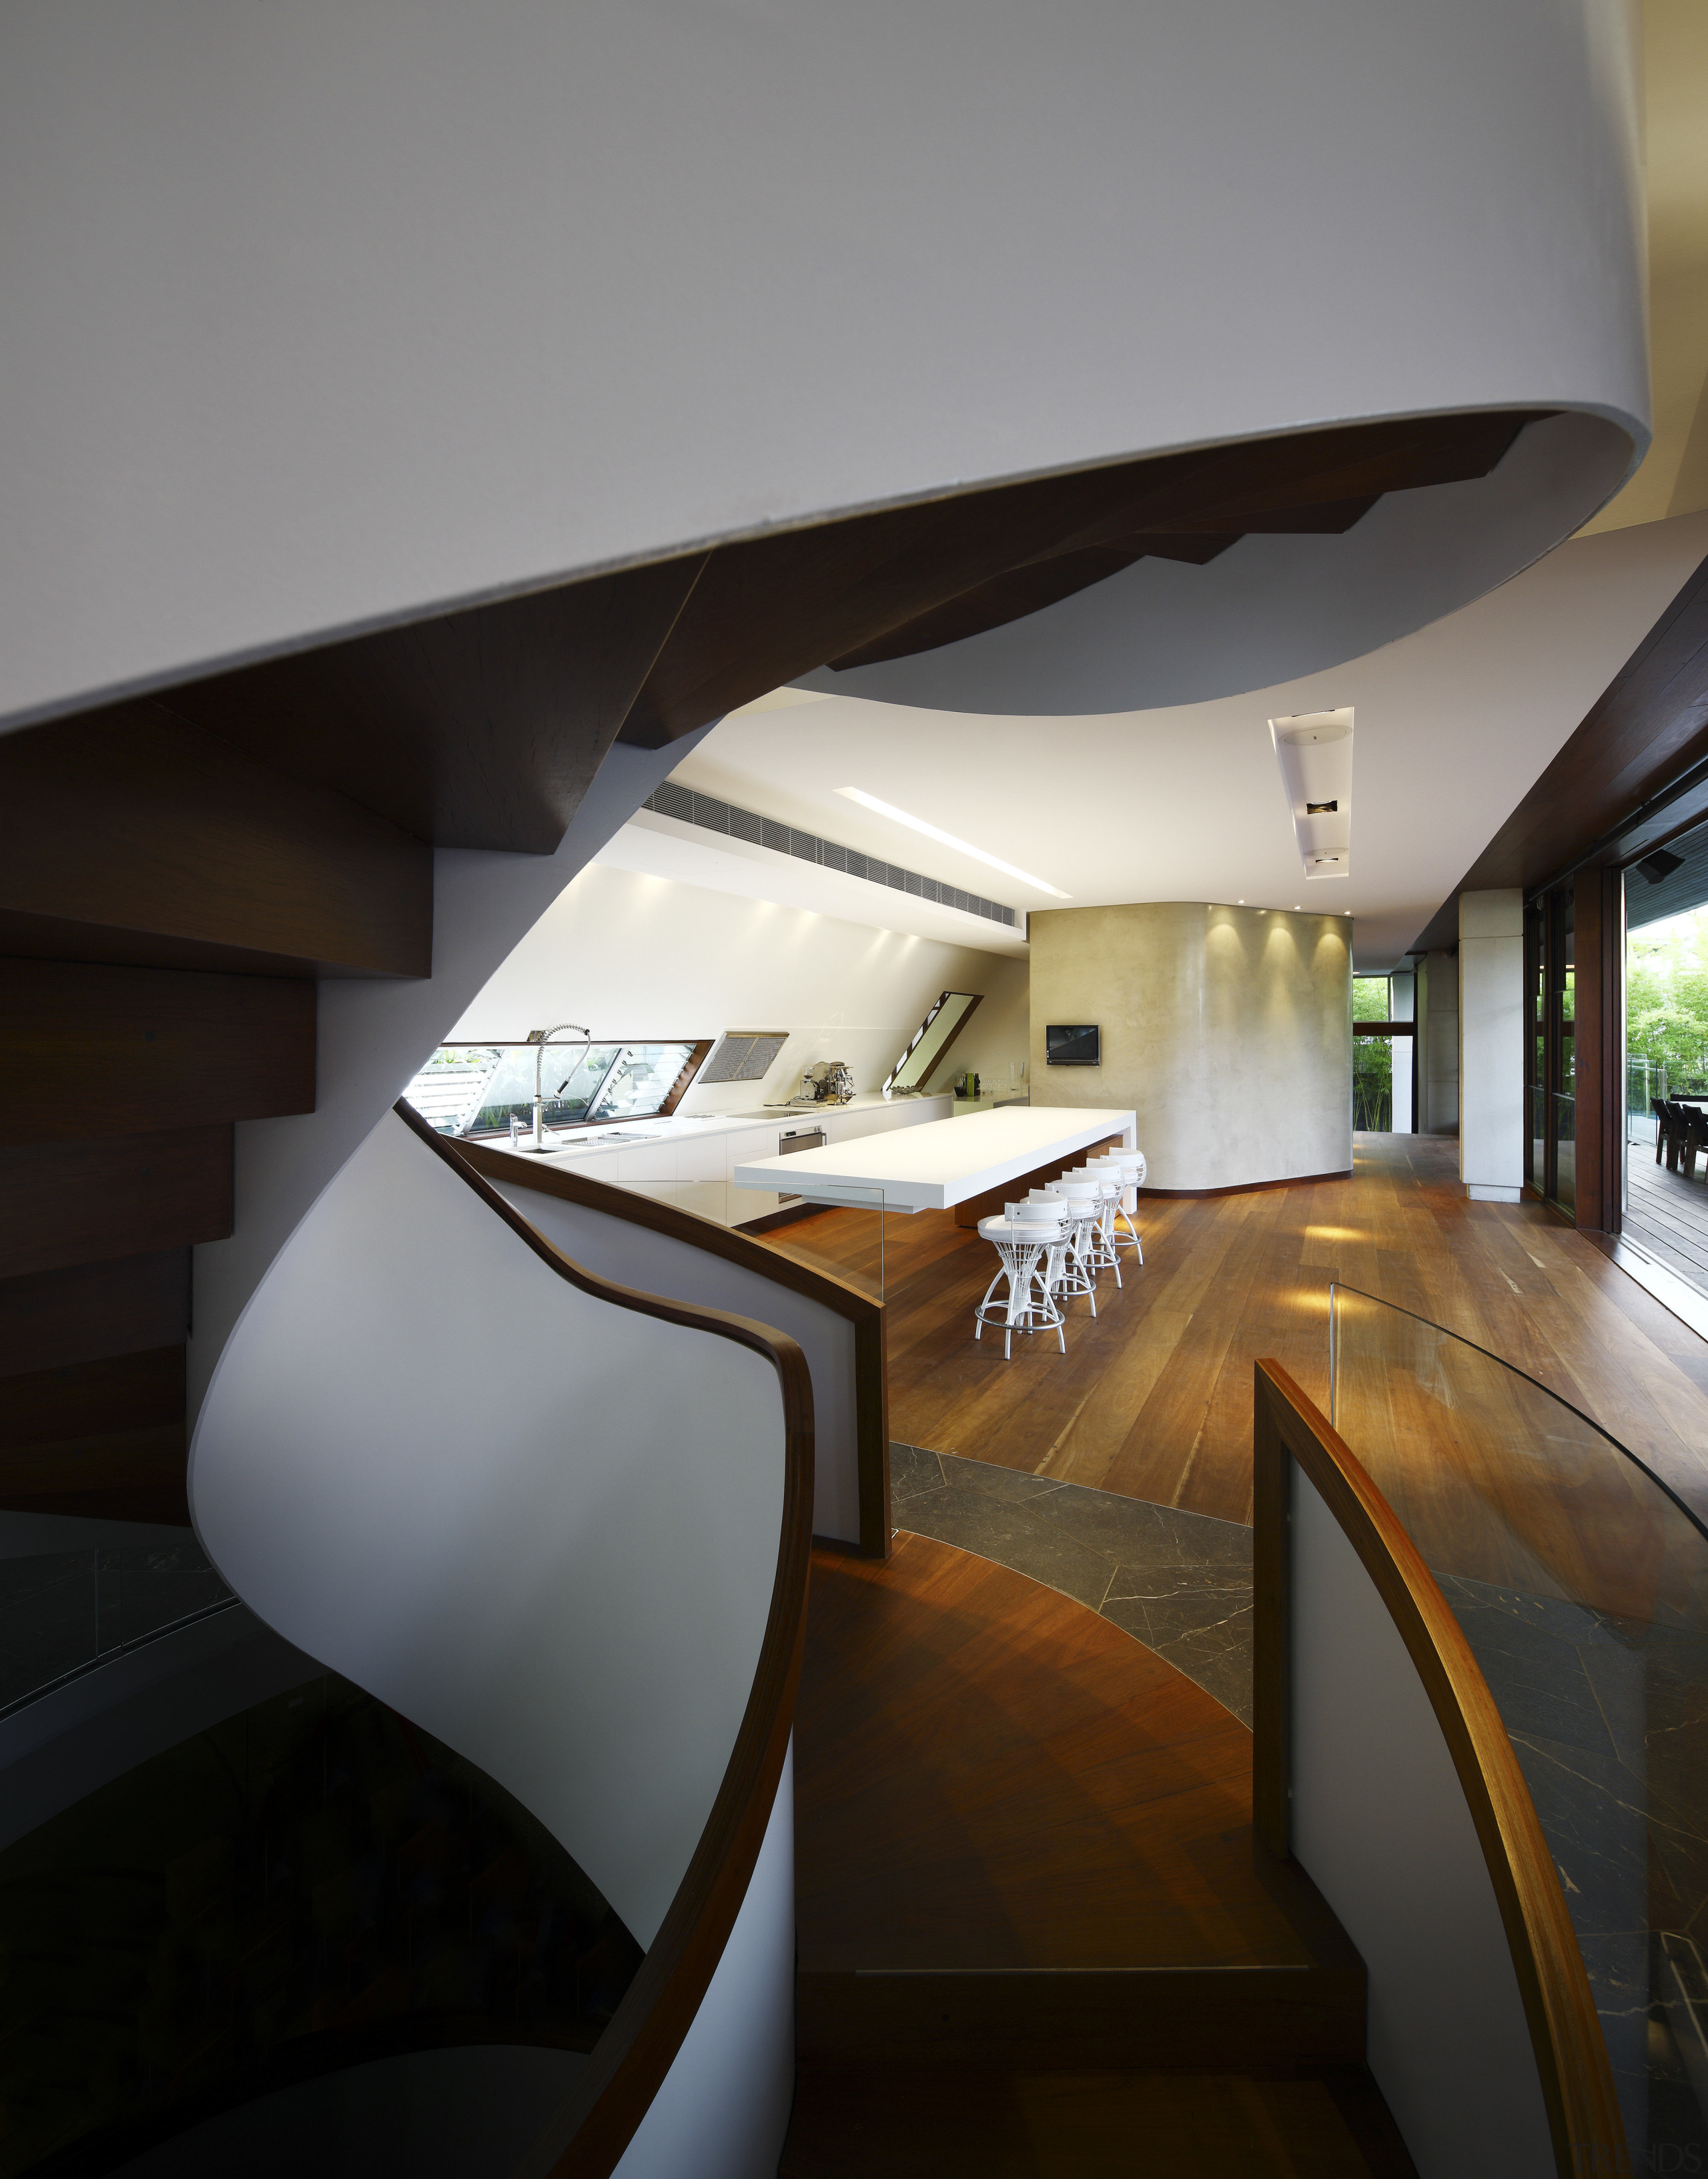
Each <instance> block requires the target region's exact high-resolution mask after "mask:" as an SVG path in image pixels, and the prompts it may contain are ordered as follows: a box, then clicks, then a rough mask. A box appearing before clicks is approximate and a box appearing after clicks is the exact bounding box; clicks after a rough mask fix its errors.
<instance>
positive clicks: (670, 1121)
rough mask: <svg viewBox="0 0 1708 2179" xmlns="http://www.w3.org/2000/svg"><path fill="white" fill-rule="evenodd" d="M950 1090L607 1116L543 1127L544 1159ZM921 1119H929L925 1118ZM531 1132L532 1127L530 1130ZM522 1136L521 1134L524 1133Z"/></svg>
mask: <svg viewBox="0 0 1708 2179" xmlns="http://www.w3.org/2000/svg"><path fill="white" fill-rule="evenodd" d="M949 1096H950V1092H949V1091H947V1090H944V1091H942V1092H941V1093H938V1092H934V1091H933V1093H932V1095H929V1096H927V1097H896V1098H888V1097H884V1096H883V1095H880V1094H879V1092H878V1091H877V1090H866V1091H864V1092H863V1093H862V1094H861V1095H858V1096H855V1097H851V1098H850V1099H849V1100H848V1101H847V1103H846V1105H829V1104H824V1105H818V1104H815V1105H757V1106H747V1107H746V1108H745V1109H744V1110H742V1111H739V1112H672V1113H671V1114H670V1116H669V1117H667V1118H666V1117H654V1118H653V1119H646V1120H612V1121H611V1122H609V1124H608V1125H606V1126H604V1127H598V1128H565V1129H563V1130H562V1131H561V1133H559V1132H557V1131H555V1130H554V1129H552V1128H547V1129H546V1133H547V1135H548V1137H549V1138H550V1142H551V1148H550V1150H548V1151H547V1152H546V1154H545V1155H546V1159H547V1161H550V1160H551V1159H553V1158H559V1157H561V1158H568V1159H574V1158H577V1157H585V1156H590V1155H596V1154H597V1153H599V1152H600V1151H604V1150H625V1149H634V1148H636V1147H637V1146H638V1145H639V1144H643V1143H661V1142H670V1141H681V1140H683V1139H688V1138H693V1137H696V1136H701V1135H719V1134H723V1135H733V1134H738V1133H742V1131H743V1130H744V1129H746V1128H763V1127H769V1126H771V1125H772V1124H773V1123H775V1124H776V1126H777V1128H778V1132H779V1133H788V1132H789V1130H790V1129H791V1128H813V1127H822V1126H823V1125H824V1122H825V1121H826V1120H833V1119H835V1117H836V1116H837V1114H838V1113H840V1112H868V1111H882V1110H884V1109H885V1108H886V1107H887V1108H889V1109H890V1110H891V1111H905V1110H906V1108H907V1107H908V1106H913V1105H932V1104H940V1103H943V1102H944V1101H946V1100H948V1099H949ZM926 1124H930V1123H929V1122H927V1123H926ZM530 1132H531V1131H530ZM523 1139H524V1140H526V1139H527V1138H526V1137H524V1138H523ZM479 1140H480V1141H482V1142H483V1143H484V1144H485V1145H486V1146H487V1148H488V1149H489V1150H508V1149H509V1148H510V1143H509V1140H508V1139H507V1138H506V1137H505V1136H503V1135H483V1136H481V1137H480V1138H479ZM519 1155H522V1156H523V1157H524V1158H526V1159H527V1160H528V1162H529V1163H530V1164H534V1163H537V1162H539V1157H538V1154H537V1153H536V1152H534V1151H531V1150H524V1151H522V1152H520V1153H519Z"/></svg>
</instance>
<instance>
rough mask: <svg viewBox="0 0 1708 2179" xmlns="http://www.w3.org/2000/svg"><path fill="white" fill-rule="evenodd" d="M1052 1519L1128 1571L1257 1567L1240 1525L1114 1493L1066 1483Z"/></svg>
mask: <svg viewBox="0 0 1708 2179" xmlns="http://www.w3.org/2000/svg"><path fill="white" fill-rule="evenodd" d="M1049 1518H1050V1520H1051V1521H1053V1522H1054V1523H1055V1525H1056V1526H1057V1527H1058V1528H1059V1529H1065V1530H1066V1531H1067V1533H1068V1534H1070V1536H1072V1537H1074V1538H1075V1539H1076V1541H1078V1542H1080V1543H1081V1544H1086V1545H1089V1546H1090V1547H1091V1549H1092V1550H1093V1551H1102V1552H1103V1553H1104V1554H1105V1555H1106V1556H1109V1557H1110V1558H1112V1559H1114V1560H1116V1561H1118V1562H1120V1564H1121V1565H1123V1566H1156V1567H1163V1566H1183V1567H1184V1566H1202V1567H1219V1568H1224V1569H1226V1570H1227V1571H1229V1572H1234V1571H1235V1570H1240V1571H1244V1572H1245V1573H1246V1574H1248V1575H1249V1573H1250V1571H1251V1530H1250V1529H1248V1528H1245V1527H1244V1526H1243V1525H1242V1524H1241V1523H1239V1522H1238V1521H1216V1520H1212V1519H1211V1518H1210V1517H1209V1516H1208V1515H1207V1514H1204V1513H1185V1512H1181V1511H1180V1509H1179V1508H1178V1507H1173V1506H1152V1505H1150V1504H1147V1502H1146V1501H1145V1500H1143V1499H1142V1498H1125V1497H1122V1496H1120V1495H1118V1494H1117V1493H1116V1492H1114V1491H1112V1490H1087V1488H1086V1486H1085V1485H1083V1484H1078V1483H1068V1484H1064V1485H1063V1486H1062V1488H1061V1489H1060V1490H1059V1491H1058V1492H1057V1494H1056V1496H1054V1499H1052V1501H1050V1507H1049Z"/></svg>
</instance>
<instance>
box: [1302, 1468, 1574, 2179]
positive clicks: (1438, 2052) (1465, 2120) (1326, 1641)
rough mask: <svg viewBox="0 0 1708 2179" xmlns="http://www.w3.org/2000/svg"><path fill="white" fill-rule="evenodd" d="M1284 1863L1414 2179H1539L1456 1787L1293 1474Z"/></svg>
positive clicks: (1497, 1917)
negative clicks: (1324, 1942)
mask: <svg viewBox="0 0 1708 2179" xmlns="http://www.w3.org/2000/svg"><path fill="white" fill-rule="evenodd" d="M1289 1549H1290V1551H1291V1552H1292V1555H1293V1571H1292V1583H1291V1588H1292V1598H1293V1623H1292V1638H1291V1644H1292V1695H1291V1704H1290V1715H1291V1718H1292V1724H1293V1741H1292V1749H1291V1756H1290V1765H1291V1774H1292V1813H1291V1822H1292V1833H1293V1851H1294V1853H1295V1855H1296V1856H1297V1858H1298V1859H1299V1861H1300V1863H1301V1864H1302V1865H1303V1867H1304V1868H1305V1869H1306V1872H1307V1873H1308V1874H1310V1875H1311V1877H1312V1878H1314V1879H1315V1880H1316V1883H1317V1887H1318V1888H1319V1890H1320V1891H1322V1895H1323V1896H1324V1898H1326V1899H1327V1900H1328V1903H1329V1905H1330V1906H1331V1907H1333V1909H1334V1912H1335V1913H1336V1914H1337V1915H1338V1917H1339V1919H1340V1924H1341V1926H1342V1928H1343V1929H1344V1930H1345V1932H1346V1934H1347V1935H1348V1936H1349V1937H1350V1938H1351V1940H1352V1941H1353V1943H1354V1944H1355V1946H1357V1947H1358V1950H1359V1952H1360V1955H1361V1956H1362V1957H1363V1960H1364V1964H1365V1966H1366V1968H1367V1969H1368V1970H1369V1973H1370V2000H1369V2007H1370V2010H1369V2060H1370V2070H1371V2072H1372V2073H1374V2074H1375V2076H1376V2080H1377V2086H1378V2087H1379V2088H1381V2090H1382V2094H1383V2096H1384V2097H1385V2098H1386V2099H1387V2101H1388V2109H1389V2110H1391V2111H1392V2112H1393V2116H1394V2121H1395V2122H1396V2124H1397V2125H1398V2126H1399V2130H1400V2132H1401V2133H1402V2134H1404V2137H1405V2145H1406V2147H1407V2148H1408V2149H1410V2151H1411V2154H1412V2160H1413V2161H1414V2163H1415V2165H1416V2166H1417V2169H1418V2171H1419V2173H1420V2175H1421V2179H1552V2174H1553V2173H1554V2171H1555V2170H1556V2168H1557V2167H1556V2165H1555V2160H1554V2154H1553V2145H1552V2139H1551V2138H1550V2134H1549V2129H1548V2116H1547V2108H1546V2106H1545V2105H1544V2104H1543V2101H1542V2091H1541V2080H1540V2078H1539V2077H1538V2075H1537V2072H1536V2054H1535V2051H1534V2050H1533V2048H1532V2046H1531V2043H1530V2029H1529V2026H1528V2024H1527V2023H1526V2020H1525V2008H1524V2000H1523V1998H1522V1996H1521V1995H1520V1994H1519V1985H1518V1977H1517V1974H1516V1973H1515V1972H1514V1967H1513V1959H1512V1952H1511V1950H1510V1948H1509V1946H1508V1943H1507V1938H1506V1931H1505V1929H1504V1927H1503V1924H1502V1921H1501V1911H1500V1906H1499V1902H1497V1899H1496V1897H1495V1894H1494V1886H1493V1885H1492V1882H1491V1880H1490V1878H1489V1873H1488V1864H1487V1863H1486V1861H1485V1860H1484V1858H1483V1852H1482V1847H1481V1844H1480V1843H1479V1841H1478V1839H1477V1834H1476V1827H1475V1824H1474V1823H1473V1822H1472V1820H1471V1814H1470V1809H1469V1808H1468V1807H1467V1806H1466V1804H1465V1798H1464V1788H1463V1787H1462V1786H1461V1785H1460V1784H1459V1774H1458V1772H1457V1770H1455V1769H1454V1767H1453V1757H1452V1754H1451V1753H1450V1752H1449V1750H1448V1745H1447V1742H1446V1740H1445V1739H1444V1737H1442V1730H1441V1726H1440V1725H1439V1723H1438V1722H1437V1719H1436V1715H1435V1712H1434V1710H1432V1708H1431V1706H1430V1700H1429V1697H1428V1695H1427V1694H1426V1693H1425V1691H1424V1688H1423V1683H1422V1682H1421V1680H1420V1679H1419V1678H1418V1676H1417V1668H1416V1666H1415V1665H1414V1664H1413V1663H1412V1661H1411V1658H1410V1655H1409V1654H1408V1652H1407V1649H1406V1647H1405V1644H1404V1641H1403V1640H1402V1639H1401V1638H1400V1634H1399V1629H1398V1628H1397V1627H1395V1626H1394V1623H1393V1620H1392V1618H1391V1617H1390V1616H1388V1607H1387V1606H1386V1605H1384V1604H1383V1602H1382V1599H1381V1597H1380V1595H1379V1594H1377V1589H1376V1585H1375V1583H1373V1582H1372V1581H1371V1578H1370V1576H1369V1575H1368V1574H1367V1573H1366V1572H1365V1570H1364V1567H1363V1565H1362V1563H1361V1562H1360V1559H1359V1556H1358V1554H1357V1552H1356V1551H1355V1550H1354V1549H1353V1547H1352V1545H1351V1544H1350V1543H1349V1541H1348V1540H1347V1538H1346V1535H1345V1533H1344V1530H1343V1529H1341V1527H1340V1524H1339V1523H1338V1521H1337V1520H1336V1519H1335V1518H1334V1516H1333V1514H1332V1513H1331V1512H1329V1510H1328V1507H1327V1506H1326V1505H1324V1503H1323V1501H1322V1496H1321V1494H1320V1493H1319V1492H1318V1491H1317V1488H1316V1486H1315V1485H1313V1484H1312V1483H1311V1481H1310V1480H1309V1479H1308V1478H1307V1477H1306V1476H1304V1475H1302V1474H1299V1473H1298V1471H1297V1470H1296V1469H1295V1470H1294V1473H1293V1518H1292V1522H1291V1523H1290V1527H1289Z"/></svg>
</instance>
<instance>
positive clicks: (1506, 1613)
mask: <svg viewBox="0 0 1708 2179" xmlns="http://www.w3.org/2000/svg"><path fill="white" fill-rule="evenodd" d="M1330 1347H1331V1351H1330V1382H1331V1387H1332V1390H1331V1418H1332V1419H1333V1424H1334V1426H1335V1428H1336V1429H1337V1430H1338V1431H1339V1433H1340V1435H1341V1436H1342V1437H1343V1438H1344V1439H1345V1441H1346V1442H1347V1444H1348V1445H1349V1446H1350V1447H1351V1449H1352V1451H1353V1452H1354V1453H1355V1455H1356V1456H1357V1457H1358V1459H1359V1460H1360V1462H1361V1463H1363V1465H1364V1466H1365V1468H1366V1469H1367V1470H1368V1471H1369V1473H1370V1474H1371V1478H1372V1479H1373V1480H1374V1482H1375V1483H1376V1485H1377V1488H1378V1489H1379V1490H1381V1491H1382V1495H1383V1496H1384V1497H1385V1498H1386V1499H1387V1500H1388V1503H1389V1504H1390V1505H1391V1506H1392V1507H1393V1510H1394V1512H1395V1513H1396V1514H1397V1515H1398V1516H1399V1519H1400V1520H1401V1521H1402V1522H1403V1523H1404V1526H1405V1528H1406V1529H1407V1531H1408V1533H1409V1534H1410V1537H1411V1539H1412V1540H1413V1542H1414V1543H1415V1545H1416V1546H1417V1548H1418V1550H1419V1551H1420V1552H1421V1554H1422V1556H1423V1558H1424V1561H1425V1562H1426V1565H1427V1566H1428V1567H1429V1569H1430V1572H1431V1573H1432V1574H1433V1576H1434V1577H1435V1578H1436V1580H1437V1583H1439V1584H1440V1587H1441V1589H1442V1594H1443V1595H1444V1596H1445V1597H1446V1599H1447V1601H1448V1605H1449V1606H1450V1607H1451V1609H1452V1611H1453V1615H1454V1616H1455V1617H1456V1619H1457V1620H1458V1622H1459V1625H1460V1627H1462V1628H1463V1630H1464V1634H1465V1637H1466V1639H1467V1641H1468V1642H1469V1644H1470V1649H1471V1651H1472V1653H1473V1655H1475V1658H1476V1660H1477V1663H1478V1665H1479V1666H1481V1670H1482V1672H1483V1676H1484V1677H1485V1678H1486V1680H1487V1682H1488V1684H1489V1688H1490V1690H1491V1692H1492V1694H1493V1696H1494V1699H1495V1702H1496V1704H1497V1706H1498V1708H1499V1710H1500V1714H1501V1717H1502V1720H1503V1723H1504V1724H1505V1726H1506V1728H1507V1731H1508V1733H1509V1735H1510V1736H1511V1738H1512V1743H1513V1746H1514V1751H1515V1752H1516V1754H1517V1757H1518V1760H1519V1766H1520V1768H1521V1770H1523V1773H1524V1776H1525V1781H1526V1782H1527V1784H1528V1785H1529V1787H1530V1795H1531V1798H1532V1799H1533V1800H1534V1802H1535V1803H1536V1814H1537V1816H1538V1818H1539V1819H1540V1820H1541V1827H1542V1830H1543V1834H1544V1836H1546V1838H1547V1842H1548V1846H1549V1848H1550V1851H1551V1852H1552V1855H1553V1858H1554V1861H1555V1863H1556V1866H1557V1869H1558V1871H1559V1875H1560V1881H1561V1885H1562V1887H1563V1891H1564V1895H1565V1899H1566V1904H1567V1907H1568V1910H1569V1912H1570V1914H1571V1918H1572V1923H1573V1926H1574V1929H1575V1930H1576V1932H1577V1936H1578V1942H1579V1947H1580V1948H1581V1951H1582V1953H1583V1957H1584V1964H1585V1968H1586V1969H1587V1971H1588V1974H1589V1979H1590V1989H1591V1990H1592V1991H1593V1993H1594V1995H1595V2001H1596V2009H1597V2011H1598V2012H1599V2014H1600V2017H1601V2026H1602V2030H1603V2033H1604V2034H1605V2036H1606V2038H1607V2046H1608V2050H1609V2053H1610V2056H1611V2057H1612V2065H1613V2071H1614V2075H1615V2077H1616V2079H1617V2080H1618V2088H1619V2097H1620V2103H1621V2106H1622V2109H1623V2115H1624V2121H1625V2127H1626V2132H1627V2136H1628V2138H1629V2147H1630V2150H1631V2154H1632V2160H1633V2161H1632V2164H1631V2165H1630V2167H1629V2168H1630V2169H1632V2170H1633V2171H1681V2172H1682V2171H1699V2170H1703V2169H1708V1971H1705V1957H1708V1529H1705V1528H1704V1526H1703V1523H1701V1521H1700V1520H1699V1518H1697V1516H1696V1515H1695V1514H1694V1513H1693V1512H1691V1511H1690V1510H1689V1508H1688V1507H1686V1506H1685V1505H1684V1504H1683V1502H1682V1501H1680V1500H1679V1499H1678V1497H1676V1496H1674V1495H1673V1494H1672V1491H1671V1490H1668V1488H1667V1486H1666V1485H1664V1484H1662V1483H1661V1481H1660V1480H1659V1479H1657V1478H1656V1476H1654V1475H1652V1474H1651V1473H1650V1472H1649V1471H1648V1469H1647V1468H1645V1467H1644V1466H1643V1465H1642V1463H1640V1461H1639V1460H1637V1459H1636V1458H1635V1457H1634V1455H1632V1454H1631V1453H1629V1452H1627V1451H1626V1450H1625V1448H1624V1447H1623V1446H1621V1445H1619V1444H1618V1442H1617V1441H1615V1440H1614V1439H1612V1438H1611V1437H1610V1436H1608V1435H1607V1432H1606V1431H1604V1430H1601V1429H1599V1428H1598V1427H1597V1426H1596V1424H1594V1423H1591V1422H1590V1421H1589V1420H1588V1419H1586V1418H1585V1416H1583V1415H1580V1414H1579V1413H1577V1411H1576V1410H1575V1409H1574V1408H1571V1407H1570V1406H1568V1404H1567V1403H1566V1402H1564V1401H1563V1400H1560V1399H1558V1398H1557V1397H1555V1395H1554V1394H1552V1392H1549V1391H1547V1390H1546V1389H1545V1388H1544V1387H1543V1386H1541V1385H1538V1384H1536V1382H1535V1381H1534V1380H1532V1379H1530V1378H1529V1377H1526V1376H1525V1375H1523V1374H1522V1372H1520V1371H1519V1370H1517V1369H1513V1368H1512V1367H1510V1366H1509V1365H1508V1364H1506V1363H1503V1362H1502V1361H1499V1360H1497V1358H1495V1357H1494V1356H1493V1355H1491V1354H1488V1353H1485V1352H1484V1351H1483V1350H1482V1349H1481V1348H1480V1347H1475V1346H1474V1345H1472V1344H1470V1342H1468V1341H1465V1340H1463V1339H1460V1338H1458V1337H1456V1336H1454V1335H1453V1333H1451V1332H1449V1331H1444V1330H1443V1329H1442V1327H1441V1326H1437V1325H1434V1324H1431V1323H1429V1322H1428V1321H1426V1320H1425V1319H1423V1318H1421V1317H1418V1316H1415V1315H1411V1314H1410V1312H1408V1311H1407V1310H1404V1309H1397V1308H1394V1307H1393V1306H1392V1305H1390V1304H1388V1303H1385V1302H1382V1301H1378V1300H1377V1299H1376V1298H1373V1297H1372V1296H1371V1295H1368V1294H1366V1293H1360V1292H1359V1291H1358V1290H1357V1289H1355V1288H1353V1287H1345V1286H1342V1285H1338V1284H1337V1285H1335V1287H1333V1289H1332V1293H1331V1305H1330Z"/></svg>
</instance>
